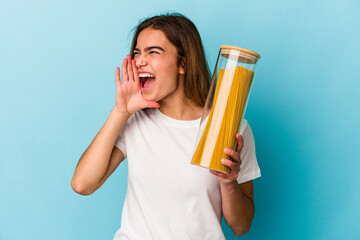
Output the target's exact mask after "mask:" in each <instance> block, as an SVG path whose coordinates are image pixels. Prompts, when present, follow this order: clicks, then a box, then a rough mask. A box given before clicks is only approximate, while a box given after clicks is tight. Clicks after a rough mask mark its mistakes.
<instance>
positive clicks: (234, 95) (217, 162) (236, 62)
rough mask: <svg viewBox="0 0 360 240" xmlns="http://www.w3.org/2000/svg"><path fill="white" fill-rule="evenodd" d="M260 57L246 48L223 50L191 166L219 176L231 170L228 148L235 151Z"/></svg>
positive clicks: (212, 80) (206, 104) (219, 57)
mask: <svg viewBox="0 0 360 240" xmlns="http://www.w3.org/2000/svg"><path fill="white" fill-rule="evenodd" d="M259 59H260V55H259V54H258V53H256V52H253V51H250V50H247V49H245V48H240V47H235V46H228V45H224V46H221V47H220V51H219V55H218V59H217V61H216V65H215V69H214V74H213V76H212V79H211V85H210V89H209V94H208V96H207V100H206V103H205V106H204V113H203V115H202V117H201V120H200V129H199V133H198V136H197V140H196V148H195V151H194V155H193V158H192V161H191V163H192V164H195V165H198V166H202V167H205V168H209V169H213V170H216V171H219V172H224V173H229V171H230V169H229V168H228V167H227V166H225V165H223V164H222V163H221V159H222V158H227V159H229V156H228V155H226V154H225V153H224V149H225V148H230V149H235V147H236V143H237V141H236V138H235V136H236V133H238V132H239V130H240V127H241V122H242V119H243V116H244V113H245V109H246V105H247V99H248V96H249V92H250V88H251V85H252V81H253V78H254V73H255V71H254V68H255V65H256V63H257V61H258V60H259Z"/></svg>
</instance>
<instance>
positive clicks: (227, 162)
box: [221, 158, 240, 171]
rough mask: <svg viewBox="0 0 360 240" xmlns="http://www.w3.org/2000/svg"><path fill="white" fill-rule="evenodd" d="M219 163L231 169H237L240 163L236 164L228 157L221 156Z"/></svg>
mask: <svg viewBox="0 0 360 240" xmlns="http://www.w3.org/2000/svg"><path fill="white" fill-rule="evenodd" d="M221 163H222V164H224V165H225V166H227V167H228V168H230V169H231V171H237V170H238V169H240V164H238V163H237V162H233V161H231V160H229V159H225V158H222V159H221Z"/></svg>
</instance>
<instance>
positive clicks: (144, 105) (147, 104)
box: [140, 101, 160, 109]
mask: <svg viewBox="0 0 360 240" xmlns="http://www.w3.org/2000/svg"><path fill="white" fill-rule="evenodd" d="M159 107H160V105H159V104H158V103H157V102H154V101H142V102H141V103H140V108H141V109H144V108H159Z"/></svg>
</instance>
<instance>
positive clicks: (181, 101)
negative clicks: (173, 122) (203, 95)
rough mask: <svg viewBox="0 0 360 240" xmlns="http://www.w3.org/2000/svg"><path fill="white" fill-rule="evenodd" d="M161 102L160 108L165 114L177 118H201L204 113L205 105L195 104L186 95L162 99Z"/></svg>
mask: <svg viewBox="0 0 360 240" xmlns="http://www.w3.org/2000/svg"><path fill="white" fill-rule="evenodd" d="M159 104H160V108H159V110H160V111H161V112H162V113H163V114H165V115H166V116H168V117H171V118H174V119H177V120H195V119H198V118H200V117H201V115H202V113H203V107H199V106H197V105H195V104H194V103H193V101H191V100H190V99H189V98H187V97H185V96H183V97H182V98H180V97H178V98H175V99H172V100H170V99H167V100H166V101H165V100H164V101H160V102H159Z"/></svg>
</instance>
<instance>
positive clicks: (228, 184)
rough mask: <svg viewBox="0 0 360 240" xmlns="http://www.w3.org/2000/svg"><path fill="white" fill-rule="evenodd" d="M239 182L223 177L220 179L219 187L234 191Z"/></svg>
mask: <svg viewBox="0 0 360 240" xmlns="http://www.w3.org/2000/svg"><path fill="white" fill-rule="evenodd" d="M238 187H239V184H238V182H237V181H236V180H230V179H224V180H223V181H220V188H221V189H222V190H225V191H227V192H232V193H233V192H236V191H237V188H238Z"/></svg>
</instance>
